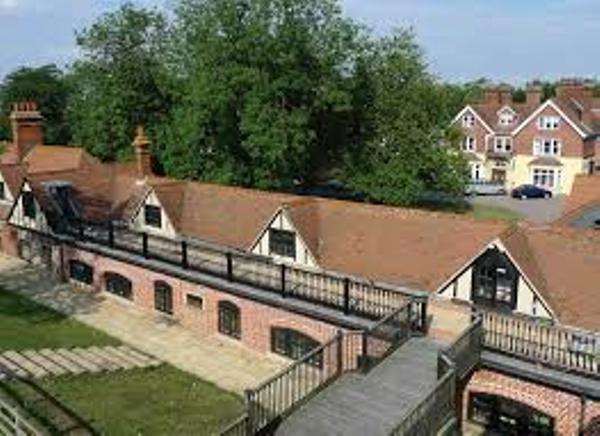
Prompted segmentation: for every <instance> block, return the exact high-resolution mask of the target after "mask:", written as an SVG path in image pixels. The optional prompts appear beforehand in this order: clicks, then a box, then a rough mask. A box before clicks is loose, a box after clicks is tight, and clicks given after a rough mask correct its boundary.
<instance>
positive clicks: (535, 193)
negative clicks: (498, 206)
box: [512, 185, 552, 200]
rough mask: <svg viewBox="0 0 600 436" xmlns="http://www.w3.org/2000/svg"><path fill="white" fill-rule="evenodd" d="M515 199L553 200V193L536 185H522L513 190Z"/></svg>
mask: <svg viewBox="0 0 600 436" xmlns="http://www.w3.org/2000/svg"><path fill="white" fill-rule="evenodd" d="M512 197H513V198H520V199H521V200H527V199H528V198H552V191H548V190H547V189H544V188H540V187H539V186H534V185H521V186H518V187H516V188H515V189H513V191H512Z"/></svg>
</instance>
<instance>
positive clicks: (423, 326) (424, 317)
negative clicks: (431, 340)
mask: <svg viewBox="0 0 600 436" xmlns="http://www.w3.org/2000/svg"><path fill="white" fill-rule="evenodd" d="M420 317H421V332H422V333H423V334H427V299H425V300H421V313H420Z"/></svg>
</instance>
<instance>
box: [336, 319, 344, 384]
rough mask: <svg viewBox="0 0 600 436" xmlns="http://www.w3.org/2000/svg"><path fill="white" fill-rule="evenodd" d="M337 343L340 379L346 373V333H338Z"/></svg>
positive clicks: (339, 331)
mask: <svg viewBox="0 0 600 436" xmlns="http://www.w3.org/2000/svg"><path fill="white" fill-rule="evenodd" d="M336 343H337V375H338V377H339V376H340V375H342V373H343V372H344V332H342V331H341V330H338V331H337V334H336Z"/></svg>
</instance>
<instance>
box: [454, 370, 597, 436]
mask: <svg viewBox="0 0 600 436" xmlns="http://www.w3.org/2000/svg"><path fill="white" fill-rule="evenodd" d="M471 393H487V394H492V395H497V396H500V397H504V398H508V399H511V400H513V401H517V402H519V403H521V404H525V405H527V406H529V407H532V408H534V409H536V410H538V411H540V412H542V413H544V414H546V415H548V416H551V417H553V418H554V420H555V426H556V427H555V431H556V434H557V435H559V436H576V435H578V434H579V430H580V428H579V427H580V420H581V417H582V412H583V416H584V434H586V435H590V436H591V435H600V426H599V425H598V422H599V421H600V403H597V402H596V403H594V402H588V403H587V404H586V405H585V409H584V410H582V402H581V399H580V398H579V397H578V396H576V395H572V394H569V393H566V392H562V391H559V390H555V389H552V388H549V387H545V386H542V385H538V384H535V383H531V382H527V381H524V380H520V379H517V378H514V377H510V376H507V375H504V374H500V373H497V372H493V371H489V370H481V371H477V372H476V373H475V374H473V377H472V378H471V380H470V381H469V383H468V384H467V386H466V388H465V391H464V395H463V420H467V419H468V410H469V408H468V401H469V396H470V394H471Z"/></svg>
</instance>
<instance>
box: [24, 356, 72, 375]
mask: <svg viewBox="0 0 600 436" xmlns="http://www.w3.org/2000/svg"><path fill="white" fill-rule="evenodd" d="M21 354H22V355H23V356H25V357H26V358H28V359H29V360H31V361H32V362H33V363H35V364H36V365H39V366H41V367H42V368H44V369H45V370H46V371H48V372H49V373H50V374H51V375H59V376H60V375H66V374H68V373H69V371H68V370H67V369H65V368H63V367H62V366H60V365H57V364H56V363H54V362H53V361H52V360H49V359H47V358H46V357H44V356H42V355H41V354H40V353H39V352H37V351H23V352H21Z"/></svg>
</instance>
